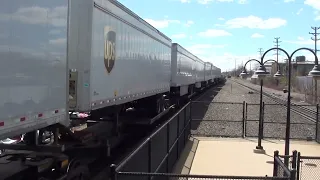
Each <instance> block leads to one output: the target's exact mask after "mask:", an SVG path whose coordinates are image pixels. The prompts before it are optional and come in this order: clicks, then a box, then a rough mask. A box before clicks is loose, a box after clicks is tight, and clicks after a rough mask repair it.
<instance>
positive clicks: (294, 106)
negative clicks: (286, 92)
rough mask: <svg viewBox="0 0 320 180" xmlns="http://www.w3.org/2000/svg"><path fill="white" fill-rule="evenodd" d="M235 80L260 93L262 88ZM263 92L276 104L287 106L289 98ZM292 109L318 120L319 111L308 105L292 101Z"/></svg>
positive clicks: (313, 120) (305, 116) (301, 114)
mask: <svg viewBox="0 0 320 180" xmlns="http://www.w3.org/2000/svg"><path fill="white" fill-rule="evenodd" d="M232 81H233V82H235V83H237V84H239V85H241V86H243V87H246V88H248V89H250V90H252V91H255V92H258V93H260V90H257V89H255V88H253V87H250V86H248V85H245V84H243V83H240V82H238V81H236V80H232ZM262 94H263V95H264V96H266V97H269V98H270V99H271V100H272V101H274V102H276V104H280V105H283V106H285V107H287V100H284V99H281V98H279V97H278V96H275V95H273V94H270V93H267V92H262ZM291 111H292V112H295V113H296V114H299V115H300V116H302V117H304V118H305V119H307V120H309V121H311V122H314V123H315V122H316V121H317V111H315V110H312V109H310V108H308V107H305V106H302V105H298V104H296V103H291Z"/></svg>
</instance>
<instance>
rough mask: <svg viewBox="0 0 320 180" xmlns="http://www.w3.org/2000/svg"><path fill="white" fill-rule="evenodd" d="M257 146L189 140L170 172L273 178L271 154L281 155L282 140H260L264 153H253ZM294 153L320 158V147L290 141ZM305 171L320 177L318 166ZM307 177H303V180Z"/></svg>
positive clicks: (239, 141)
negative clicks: (277, 151)
mask: <svg viewBox="0 0 320 180" xmlns="http://www.w3.org/2000/svg"><path fill="white" fill-rule="evenodd" d="M256 145H257V139H242V138H239V139H238V138H208V137H192V138H190V140H189V142H188V143H187V145H186V148H185V149H184V151H183V153H182V155H181V157H180V159H179V161H178V162H177V163H176V166H175V169H174V172H173V173H177V174H197V175H230V176H265V175H268V176H272V173H273V154H274V151H276V150H279V152H280V153H279V154H284V141H279V140H263V141H262V146H263V147H264V149H265V151H266V153H265V154H257V153H254V151H253V150H254V149H255V147H256ZM293 150H297V151H298V152H301V155H303V156H320V144H318V143H316V142H306V141H290V154H292V151H293ZM319 166H320V161H319ZM306 169H309V171H312V172H313V175H315V173H316V172H319V177H320V167H317V166H316V167H310V166H308V167H307V168H304V170H306ZM305 172H307V171H305ZM306 176H307V175H306V174H304V179H305V178H306ZM313 178H314V177H313ZM313 178H311V179H313ZM311 179H310V180H311Z"/></svg>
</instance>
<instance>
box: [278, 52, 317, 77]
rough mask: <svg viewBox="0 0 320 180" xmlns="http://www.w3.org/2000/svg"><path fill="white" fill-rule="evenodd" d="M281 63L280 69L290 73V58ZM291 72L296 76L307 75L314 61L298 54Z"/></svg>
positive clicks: (284, 72)
mask: <svg viewBox="0 0 320 180" xmlns="http://www.w3.org/2000/svg"><path fill="white" fill-rule="evenodd" d="M285 61H286V62H283V63H279V64H280V69H281V72H282V73H283V74H288V65H287V64H288V60H285ZM291 66H292V68H291V73H292V75H294V76H307V75H308V73H309V72H310V71H311V70H312V68H313V67H314V61H306V57H305V56H297V57H296V59H295V61H293V62H291Z"/></svg>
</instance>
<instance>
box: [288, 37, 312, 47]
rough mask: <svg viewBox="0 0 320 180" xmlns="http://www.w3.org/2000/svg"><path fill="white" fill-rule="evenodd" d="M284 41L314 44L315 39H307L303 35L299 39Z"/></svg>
mask: <svg viewBox="0 0 320 180" xmlns="http://www.w3.org/2000/svg"><path fill="white" fill-rule="evenodd" d="M283 42H286V43H290V44H297V45H314V41H313V40H311V39H305V38H303V37H300V36H299V37H298V38H297V40H284V41H283Z"/></svg>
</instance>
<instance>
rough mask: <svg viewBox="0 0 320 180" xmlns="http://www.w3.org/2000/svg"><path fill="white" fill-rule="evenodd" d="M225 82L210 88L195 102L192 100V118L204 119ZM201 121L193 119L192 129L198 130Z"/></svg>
mask: <svg viewBox="0 0 320 180" xmlns="http://www.w3.org/2000/svg"><path fill="white" fill-rule="evenodd" d="M224 85H225V83H222V84H219V85H217V86H215V87H213V88H211V89H209V90H208V91H207V92H205V94H203V96H201V97H199V98H198V99H197V100H195V102H191V119H192V120H193V119H203V118H204V117H205V115H206V113H207V111H208V109H209V107H210V105H211V104H212V101H213V100H214V98H215V96H216V95H217V94H218V93H219V92H220V90H221V89H222V88H223V86H224ZM200 123H201V121H192V123H191V130H197V129H198V127H199V125H200Z"/></svg>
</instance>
